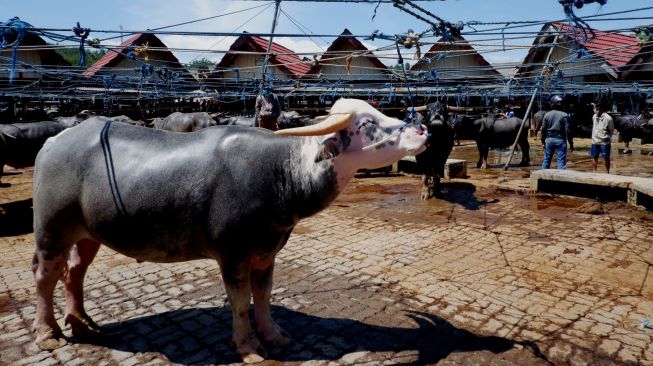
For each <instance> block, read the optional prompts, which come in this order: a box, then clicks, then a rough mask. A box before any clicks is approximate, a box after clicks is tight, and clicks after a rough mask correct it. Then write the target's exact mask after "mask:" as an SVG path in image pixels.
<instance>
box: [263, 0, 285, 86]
mask: <svg viewBox="0 0 653 366" xmlns="http://www.w3.org/2000/svg"><path fill="white" fill-rule="evenodd" d="M280 5H281V0H275V1H274V19H273V20H272V30H270V41H269V42H268V49H267V51H266V52H265V60H264V61H263V68H262V75H261V88H262V87H263V86H264V85H265V73H266V72H267V68H268V62H269V61H270V56H271V55H270V52H271V51H272V40H273V39H274V29H275V28H276V27H277V20H278V19H279V6H280Z"/></svg>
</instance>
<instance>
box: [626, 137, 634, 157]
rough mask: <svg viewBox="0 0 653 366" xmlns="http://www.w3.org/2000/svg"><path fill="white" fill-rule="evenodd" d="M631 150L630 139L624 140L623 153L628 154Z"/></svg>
mask: <svg viewBox="0 0 653 366" xmlns="http://www.w3.org/2000/svg"><path fill="white" fill-rule="evenodd" d="M632 152H633V151H632V150H630V140H628V141H624V154H630V153H632Z"/></svg>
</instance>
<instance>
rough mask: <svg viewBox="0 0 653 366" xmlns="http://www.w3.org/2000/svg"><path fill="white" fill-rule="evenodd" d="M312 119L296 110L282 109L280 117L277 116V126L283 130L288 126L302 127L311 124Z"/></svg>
mask: <svg viewBox="0 0 653 366" xmlns="http://www.w3.org/2000/svg"><path fill="white" fill-rule="evenodd" d="M311 121H312V120H311V119H310V118H308V117H306V116H302V115H301V114H299V113H297V112H296V111H289V112H286V111H282V112H281V115H279V118H277V128H279V129H280V130H283V129H286V128H295V127H302V126H306V125H308V124H311Z"/></svg>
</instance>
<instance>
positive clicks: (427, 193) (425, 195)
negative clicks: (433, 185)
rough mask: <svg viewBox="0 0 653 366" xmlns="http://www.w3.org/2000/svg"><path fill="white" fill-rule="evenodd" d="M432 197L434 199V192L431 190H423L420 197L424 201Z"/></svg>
mask: <svg viewBox="0 0 653 366" xmlns="http://www.w3.org/2000/svg"><path fill="white" fill-rule="evenodd" d="M431 197H433V190H431V189H429V188H422V194H421V195H420V198H421V199H422V201H424V200H427V199H429V198H431Z"/></svg>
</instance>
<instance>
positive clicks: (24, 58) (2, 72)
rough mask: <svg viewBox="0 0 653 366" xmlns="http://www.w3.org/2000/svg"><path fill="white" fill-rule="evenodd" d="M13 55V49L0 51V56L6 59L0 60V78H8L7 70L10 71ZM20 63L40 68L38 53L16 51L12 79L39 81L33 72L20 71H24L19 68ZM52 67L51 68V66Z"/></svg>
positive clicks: (38, 76) (33, 51)
mask: <svg viewBox="0 0 653 366" xmlns="http://www.w3.org/2000/svg"><path fill="white" fill-rule="evenodd" d="M12 54H13V49H11V48H9V49H6V50H2V51H0V56H1V57H4V58H6V59H2V60H0V78H1V79H5V78H9V70H10V69H11V57H12ZM21 62H24V63H26V64H29V65H34V66H41V65H42V62H41V55H40V53H39V51H36V50H21V49H19V50H18V54H17V56H16V69H15V70H14V79H16V80H18V79H39V78H40V74H39V73H36V72H34V71H21V69H22V70H24V67H23V66H21V64H20V63H21ZM51 67H52V66H51Z"/></svg>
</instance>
